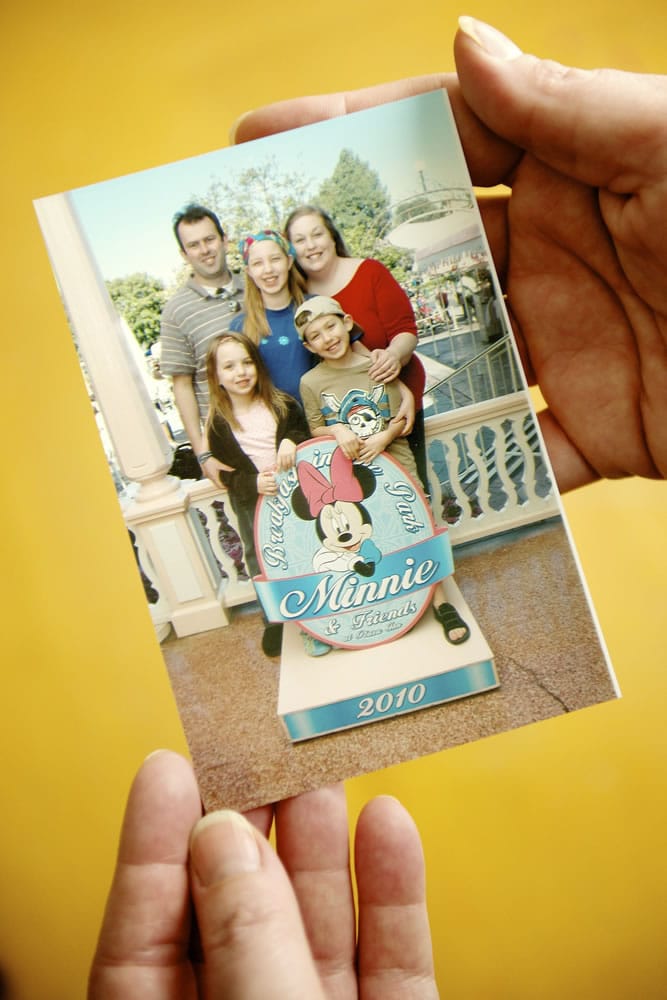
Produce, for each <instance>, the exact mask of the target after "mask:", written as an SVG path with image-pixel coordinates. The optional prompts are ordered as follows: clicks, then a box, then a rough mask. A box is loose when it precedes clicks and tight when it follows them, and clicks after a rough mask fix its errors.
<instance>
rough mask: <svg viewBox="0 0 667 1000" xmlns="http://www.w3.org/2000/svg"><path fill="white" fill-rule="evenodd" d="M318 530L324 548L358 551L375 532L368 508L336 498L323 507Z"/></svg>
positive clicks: (317, 526)
mask: <svg viewBox="0 0 667 1000" xmlns="http://www.w3.org/2000/svg"><path fill="white" fill-rule="evenodd" d="M316 530H317V534H318V537H319V539H320V541H321V542H322V544H323V546H324V548H325V549H329V551H330V552H340V551H344V552H356V551H358V550H359V548H360V546H361V543H362V542H364V541H365V540H366V539H367V538H370V537H371V535H372V534H373V528H372V525H371V519H370V516H369V514H368V511H367V510H366V508H365V507H363V506H362V504H360V503H351V502H350V501H348V500H336V501H335V502H334V503H332V504H327V505H326V507H323V508H322V510H321V511H320V513H319V516H318V518H317V525H316Z"/></svg>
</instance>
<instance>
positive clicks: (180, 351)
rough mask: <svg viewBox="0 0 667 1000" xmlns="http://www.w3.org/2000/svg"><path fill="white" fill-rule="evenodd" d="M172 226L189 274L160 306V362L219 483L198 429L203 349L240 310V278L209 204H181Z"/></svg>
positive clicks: (204, 392) (202, 409) (203, 460)
mask: <svg viewBox="0 0 667 1000" xmlns="http://www.w3.org/2000/svg"><path fill="white" fill-rule="evenodd" d="M173 228H174V235H175V237H176V239H177V241H178V245H179V249H180V253H181V257H182V258H183V260H184V261H185V262H186V263H187V264H188V265H189V266H190V277H189V278H188V280H187V282H186V284H185V285H184V286H183V287H182V288H180V289H179V290H178V291H177V292H176V294H175V295H174V296H172V298H171V299H169V301H168V302H167V303H166V304H165V306H164V309H163V310H162V325H161V330H160V344H161V359H160V367H161V370H162V373H163V374H164V375H167V376H170V377H171V379H172V382H173V387H174V399H175V401H176V406H177V407H178V412H179V413H180V415H181V420H182V421H183V427H184V428H185V433H186V434H187V436H188V438H189V440H190V444H191V445H192V447H193V448H194V451H195V454H196V455H197V457H198V458H199V460H200V465H201V468H202V471H203V472H204V474H205V475H206V476H208V478H209V479H210V480H211V482H213V483H215V485H216V486H219V485H220V479H219V472H220V469H221V468H223V466H222V465H221V463H220V462H218V461H217V459H215V458H212V457H210V452H209V450H208V444H207V442H206V435H205V434H204V430H203V426H204V421H205V420H206V413H207V410H208V389H207V385H206V351H207V348H208V344H209V341H211V340H212V338H213V337H215V336H217V334H219V333H223V332H224V331H225V330H228V329H229V324H230V323H231V321H232V319H233V317H234V316H235V315H236V313H237V312H239V311H240V309H241V305H242V301H243V279H242V278H241V277H240V276H238V275H232V274H231V272H230V270H229V268H228V267H227V238H226V236H225V234H224V232H223V230H222V226H221V225H220V221H219V219H218V217H217V215H215V213H214V212H212V211H211V210H210V209H208V208H204V206H203V205H188V206H186V208H184V209H183V210H182V211H181V212H178V213H177V215H175V216H174V220H173Z"/></svg>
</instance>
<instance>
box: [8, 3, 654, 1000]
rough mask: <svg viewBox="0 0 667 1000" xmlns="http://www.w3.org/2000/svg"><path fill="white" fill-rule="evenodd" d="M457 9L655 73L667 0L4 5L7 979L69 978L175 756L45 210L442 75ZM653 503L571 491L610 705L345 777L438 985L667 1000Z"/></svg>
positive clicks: (81, 970)
mask: <svg viewBox="0 0 667 1000" xmlns="http://www.w3.org/2000/svg"><path fill="white" fill-rule="evenodd" d="M461 12H464V13H473V14H476V15H477V16H480V17H482V18H484V19H486V20H491V21H493V22H495V23H496V24H497V25H498V26H499V27H501V28H503V29H504V30H505V31H507V32H508V33H509V34H512V35H513V36H514V37H515V39H516V40H517V41H518V42H519V43H520V44H521V45H522V47H524V49H526V50H529V51H533V52H536V53H538V54H540V55H545V56H550V57H552V58H555V59H558V60H560V61H562V62H566V63H571V64H575V65H577V64H578V65H583V66H595V65H616V66H618V67H622V68H626V69H634V70H646V71H655V72H660V71H662V72H663V73H664V72H667V50H666V48H665V38H666V37H667V7H666V6H665V3H664V0H637V2H635V3H633V4H630V5H628V4H627V3H620V2H619V0H588V2H587V3H582V2H581V0H576V2H575V0H561V2H560V3H554V4H543V5H542V4H540V5H536V4H535V3H534V2H528V0H515V2H514V3H513V4H512V5H511V6H510V7H505V8H503V7H502V6H501V7H498V6H496V5H492V4H491V3H489V2H482V0H480V2H478V3H477V5H476V7H475V8H474V9H472V10H470V9H469V10H468V11H460V10H457V9H456V8H454V7H452V6H451V5H447V4H445V3H435V2H433V0H424V2H422V3H420V4H410V3H406V0H400V2H398V0H382V2H379V0H365V2H361V3H360V2H359V0H338V2H336V3H331V4H325V3H321V2H317V0H313V2H311V3H303V2H301V0H297V2H293V3H292V4H272V5H270V4H265V3H261V4H250V5H248V4H243V3H231V2H226V3H220V4H215V5H204V6H203V7H198V6H196V5H195V6H193V5H188V4H185V3H183V2H182V0H181V2H178V3H175V2H174V0H162V2H159V3H158V2H156V0H143V2H141V3H137V2H134V0H133V2H130V0H118V2H115V3H113V4H104V3H103V4H100V5H96V4H91V3H90V2H88V0H86V2H85V3H83V2H76V0H70V2H65V0H33V2H25V3H22V4H19V3H18V2H16V0H14V2H6V3H5V4H3V8H2V13H1V14H0V38H1V39H2V40H1V42H0V45H1V46H2V64H1V65H2V74H3V83H2V98H1V101H2V137H3V153H2V174H3V178H2V202H3V213H2V220H3V234H2V269H1V272H0V273H1V274H2V284H3V294H2V317H1V322H2V333H1V334H0V336H1V337H2V368H1V378H2V391H1V392H0V406H1V407H2V419H1V423H0V427H1V428H2V432H3V437H2V444H3V448H2V466H3V468H2V480H3V484H4V485H3V489H2V507H3V513H2V548H3V550H4V558H3V573H2V577H3V579H2V588H3V597H2V602H1V605H0V606H1V607H2V611H3V624H2V628H3V633H2V644H1V645H2V650H3V654H4V656H3V659H4V665H3V668H2V677H3V684H2V726H1V732H2V735H1V739H2V757H1V760H2V767H1V778H0V781H1V785H0V803H1V808H2V813H3V819H2V823H1V824H0V856H1V857H2V862H1V865H2V868H1V875H0V882H1V885H2V888H1V890H0V893H1V902H0V964H2V965H4V967H5V969H6V971H7V973H8V975H9V978H10V980H11V981H12V983H13V985H14V996H15V997H16V998H30V1000H71V998H74V997H77V996H81V995H82V994H83V992H84V983H85V976H86V971H87V966H88V963H89V960H90V955H91V951H92V948H93V945H94V939H95V936H96V933H97V929H98V925H99V920H100V915H101V910H102V906H103V901H104V898H105V893H106V888H107V885H108V880H109V877H110V872H111V868H112V863H113V857H114V852H115V845H116V837H117V832H118V826H119V823H120V819H121V813H122V807H123V803H124V798H125V794H126V791H127V787H128V785H129V782H130V779H131V776H132V775H133V773H134V771H135V769H136V767H137V765H138V763H139V762H140V760H141V759H142V758H143V756H144V755H145V754H146V753H148V752H149V751H150V750H152V749H153V748H155V747H156V746H171V747H174V748H177V749H183V748H184V745H185V744H184V740H183V736H182V733H181V730H180V726H179V722H178V718H177V715H176V711H175V708H174V706H173V703H172V700H171V694H170V689H169V685H168V682H167V677H166V673H165V671H164V668H163V665H162V659H161V655H160V651H159V648H158V646H157V644H156V642H155V639H154V636H153V630H152V627H151V624H150V620H149V617H148V613H147V611H146V609H145V606H144V602H143V600H142V593H141V588H140V584H139V578H138V575H137V573H136V570H135V567H134V565H133V559H132V553H131V551H130V548H129V546H128V544H127V540H126V536H125V533H124V530H123V524H122V521H121V517H120V514H119V510H118V506H117V503H116V498H115V493H114V490H113V486H112V482H111V479H110V477H109V476H108V474H107V470H106V466H105V462H104V458H103V455H102V451H101V449H100V447H99V443H98V438H97V431H96V427H95V423H94V421H93V418H92V415H91V411H90V407H89V403H88V399H87V397H86V393H85V391H84V387H83V383H82V380H81V376H80V374H79V368H78V364H77V359H76V355H75V351H74V348H73V346H72V343H71V341H70V337H69V332H68V328H67V325H66V322H65V319H64V316H63V313H62V309H61V305H60V300H59V298H58V294H57V291H56V287H55V284H54V281H53V279H52V277H51V272H50V268H49V264H48V260H47V256H46V253H45V250H44V247H43V244H42V242H41V238H40V234H39V231H38V227H37V222H36V219H35V216H34V213H33V209H32V205H31V200H32V199H33V198H34V197H38V196H41V195H47V194H52V193H55V192H59V191H63V190H66V189H69V188H71V187H75V186H80V185H84V184H89V183H92V182H94V181H98V180H104V179H107V178H109V177H113V176H116V175H119V174H123V173H127V172H130V171H133V170H138V169H143V168H145V167H150V166H154V165H157V164H160V163H165V162H168V161H169V160H173V159H178V158H181V157H183V156H185V155H194V154H197V153H200V152H204V151H207V150H210V149H213V148H216V147H218V146H220V145H224V144H225V143H226V137H227V130H228V127H229V125H230V123H231V122H232V121H233V120H234V119H235V117H236V116H237V115H238V114H240V113H241V112H243V111H245V110H247V109H249V108H251V107H256V106H259V105H262V104H265V103H268V102H269V101H272V100H277V99H280V98H285V97H290V96H297V95H300V94H305V93H313V92H319V91H326V90H335V89H342V88H352V87H358V86H362V85H367V84H371V83H376V82H380V81H383V80H387V79H393V78H397V77H401V76H409V75H411V74H416V73H421V72H427V71H435V70H438V69H451V68H452V56H451V42H452V38H453V35H454V30H455V24H456V15H457V14H458V13H461ZM656 224H657V225H664V224H665V220H656ZM175 259H176V258H175ZM573 321H576V317H573ZM666 501H667V486H665V485H664V484H655V483H642V482H638V481H631V482H622V483H615V484H602V485H596V486H594V487H592V488H590V489H588V490H586V491H584V492H581V493H580V494H578V495H573V496H571V497H568V498H567V501H566V508H567V511H568V514H569V517H570V521H571V526H572V530H573V534H574V537H575V539H576V542H577V545H578V548H579V552H580V555H581V560H582V563H583V566H584V569H585V571H586V573H587V576H588V581H589V585H590V590H591V592H592V595H593V598H594V600H595V603H596V605H597V609H598V612H599V617H600V621H601V624H602V627H603V629H604V632H605V634H606V638H607V642H608V647H609V650H610V652H611V656H612V658H613V661H614V663H615V667H616V671H617V675H618V679H619V681H620V684H621V686H622V688H623V692H624V698H623V700H622V701H620V702H616V703H610V704H607V705H604V706H602V707H598V708H592V709H588V710H585V711H582V712H578V713H575V714H574V715H572V716H570V717H563V718H560V719H556V720H553V721H550V722H545V723H540V724H539V725H535V726H530V727H528V728H525V729H523V730H520V731H517V732H514V733H509V734H505V735H500V736H497V737H494V738H492V739H489V740H486V741H484V742H481V743H477V744H475V745H471V746H466V747H462V748H461V749H458V750H454V751H449V752H447V753H444V754H440V755H437V756H435V757H432V758H430V759H426V760H422V761H418V762H415V763H412V764H409V765H403V766H401V767H398V768H395V769H393V770H391V771H387V772H383V773H379V774H376V775H372V776H369V777H366V778H363V779H358V780H356V781H354V782H351V783H350V785H349V796H350V802H351V806H352V809H353V811H355V812H356V811H357V810H358V809H359V808H360V807H361V804H362V803H363V801H365V800H366V799H367V798H368V797H370V796H371V795H372V794H375V793H377V792H391V793H394V794H397V795H399V796H400V797H401V798H402V799H403V801H404V802H405V803H406V805H407V806H408V807H409V808H410V809H411V811H412V812H413V814H414V816H415V817H416V819H417V821H418V823H419V826H420V828H421V830H422V832H423V835H424V842H425V849H426V854H427V863H428V872H429V893H430V905H431V912H432V917H433V930H434V937H435V952H436V958H437V966H438V975H439V981H440V985H441V989H442V990H443V993H444V994H446V995H447V996H449V997H456V998H471V997H473V998H478V997H479V998H487V997H492V998H498V997H508V998H524V997H525V998H535V997H553V998H557V997H558V998H561V997H587V998H589V997H604V998H616V997H618V998H621V997H628V996H638V997H642V998H647V997H660V996H665V995H667V957H666V955H667V949H666V948H665V939H666V931H667V884H666V883H667V878H666V872H667V865H666V863H665V857H664V852H665V842H666V836H665V821H666V819H667V791H666V782H665V772H666V770H667V737H666V736H665V730H666V726H665V710H666V708H667V656H666V655H665V639H664V631H663V629H664V623H665V590H666V588H665V576H666V572H665V560H666V557H667V544H666V542H665V536H666V535H667V532H666V531H665V513H666V511H667V503H666Z"/></svg>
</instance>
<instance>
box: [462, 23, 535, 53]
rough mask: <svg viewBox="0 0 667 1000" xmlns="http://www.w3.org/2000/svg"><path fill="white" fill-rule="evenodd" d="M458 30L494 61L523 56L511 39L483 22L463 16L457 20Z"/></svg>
mask: <svg viewBox="0 0 667 1000" xmlns="http://www.w3.org/2000/svg"><path fill="white" fill-rule="evenodd" d="M459 28H460V29H461V31H462V32H463V34H464V35H467V36H468V38H472V40H473V42H476V43H477V45H479V47H480V48H481V49H484V51H485V52H486V53H487V54H488V55H490V56H494V58H496V59H516V57H517V56H520V55H522V54H523V53H522V52H521V49H520V48H519V46H518V45H515V44H514V42H513V41H512V39H511V38H508V37H507V35H503V34H502V32H500V31H498V29H497V28H494V27H492V25H490V24H485V23H484V21H478V20H477V19H476V18H474V17H467V16H466V15H463V16H462V17H460V18H459Z"/></svg>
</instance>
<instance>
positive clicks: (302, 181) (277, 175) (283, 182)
mask: <svg viewBox="0 0 667 1000" xmlns="http://www.w3.org/2000/svg"><path fill="white" fill-rule="evenodd" d="M312 189H313V181H312V179H311V178H308V177H305V176H304V175H303V174H301V173H299V172H298V171H292V172H285V171H281V170H280V169H279V167H278V163H277V161H276V159H275V157H273V156H272V157H270V158H269V159H267V160H265V161H264V162H263V163H258V164H257V165H256V166H254V167H249V168H248V169H247V170H244V171H242V172H241V173H240V174H238V175H234V174H230V175H229V176H226V179H225V180H224V181H222V180H218V179H214V180H213V181H212V182H211V185H210V187H209V188H208V190H207V191H206V192H205V193H204V194H203V195H201V196H199V195H195V196H193V200H194V201H197V202H199V203H200V204H202V205H206V207H207V208H210V209H212V211H214V212H215V214H216V215H217V216H218V218H219V219H220V222H221V223H222V225H223V228H224V229H225V232H227V233H228V234H229V237H230V248H229V249H230V252H229V259H230V264H231V265H232V267H234V266H235V265H236V264H237V263H240V261H237V259H236V257H237V255H236V251H235V244H236V241H237V240H240V239H242V238H243V237H244V236H248V235H249V234H250V233H256V232H259V230H260V229H278V230H282V227H283V225H284V223H285V219H286V218H287V216H288V215H289V213H290V212H291V211H292V209H293V208H296V206H297V205H301V204H303V203H304V202H307V201H308V200H309V199H310V197H311V196H312Z"/></svg>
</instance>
